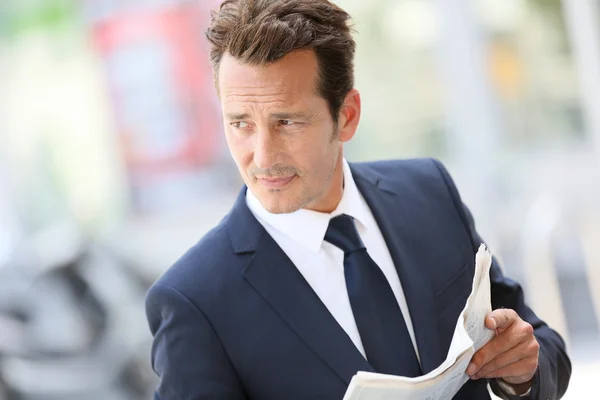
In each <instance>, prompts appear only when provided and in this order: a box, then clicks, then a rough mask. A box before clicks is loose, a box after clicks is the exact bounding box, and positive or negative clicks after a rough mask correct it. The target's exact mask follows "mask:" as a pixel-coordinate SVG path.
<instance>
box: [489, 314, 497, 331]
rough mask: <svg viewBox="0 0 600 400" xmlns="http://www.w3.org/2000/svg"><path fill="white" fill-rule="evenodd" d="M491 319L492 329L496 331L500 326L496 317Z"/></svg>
mask: <svg viewBox="0 0 600 400" xmlns="http://www.w3.org/2000/svg"><path fill="white" fill-rule="evenodd" d="M490 319H491V320H492V329H494V330H495V329H496V327H497V326H498V324H497V323H496V320H495V319H494V317H490Z"/></svg>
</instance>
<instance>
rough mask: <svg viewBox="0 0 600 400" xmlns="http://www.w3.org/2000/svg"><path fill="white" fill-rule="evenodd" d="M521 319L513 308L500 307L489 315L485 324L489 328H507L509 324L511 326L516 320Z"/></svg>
mask: <svg viewBox="0 0 600 400" xmlns="http://www.w3.org/2000/svg"><path fill="white" fill-rule="evenodd" d="M518 320H519V315H518V314H517V313H516V312H515V311H514V310H511V309H507V308H500V309H498V310H494V311H492V312H491V313H489V314H488V315H487V317H486V318H485V326H486V328H488V329H492V330H496V329H500V330H505V329H506V328H508V327H509V326H511V325H512V324H513V323H514V322H515V321H518Z"/></svg>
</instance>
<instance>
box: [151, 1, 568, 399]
mask: <svg viewBox="0 0 600 400" xmlns="http://www.w3.org/2000/svg"><path fill="white" fill-rule="evenodd" d="M348 22H349V16H348V15H347V14H346V13H345V12H344V11H343V10H341V9H340V8H339V7H337V6H335V5H334V4H332V3H330V2H328V1H327V0H227V1H225V2H224V3H223V4H222V5H221V8H220V11H219V12H216V13H214V14H213V18H212V22H211V25H210V27H209V29H208V30H207V37H208V40H209V41H210V43H211V45H212V50H211V61H212V64H213V68H214V75H215V83H216V88H217V92H218V94H219V98H220V100H221V105H222V110H223V120H224V124H225V134H226V137H227V142H228V145H229V148H230V151H231V154H232V156H233V158H234V160H235V162H236V164H237V166H238V168H239V171H240V174H241V175H242V177H243V179H244V182H245V183H246V186H245V187H244V188H243V190H242V191H241V193H240V195H239V198H238V200H237V202H236V203H235V205H234V206H233V209H232V210H231V212H230V213H229V214H228V215H227V216H226V217H225V218H224V219H223V220H222V221H221V223H220V224H219V225H218V226H217V227H215V228H214V229H213V230H211V231H210V232H209V233H208V234H207V235H206V236H205V237H204V238H202V240H200V242H199V243H197V244H196V245H195V246H193V247H192V248H191V249H190V250H189V251H188V252H187V253H186V254H185V255H184V256H183V257H182V258H181V259H180V260H179V261H177V262H176V263H175V265H173V266H172V267H171V268H170V269H169V270H168V271H167V272H166V273H165V274H164V275H163V276H162V277H161V278H160V279H159V280H158V282H157V283H156V284H155V285H154V286H153V287H152V288H151V289H150V290H149V292H148V295H147V315H148V319H149V324H150V329H151V331H152V333H153V335H154V345H153V348H152V362H153V367H154V369H155V371H156V372H157V373H158V375H159V376H160V384H159V386H158V389H157V392H156V397H155V398H156V399H161V400H174V399H190V400H199V399H247V400H250V399H266V400H276V399H277V400H279V399H286V400H293V399H299V400H305V399H328V400H329V399H342V397H343V396H344V393H345V391H346V389H347V386H348V384H349V382H350V380H351V378H352V376H353V375H354V374H355V373H356V372H357V371H375V372H382V373H391V374H396V375H403V376H419V375H422V374H426V373H428V372H429V371H431V370H433V369H435V368H436V367H437V366H438V365H439V364H440V363H441V362H442V361H443V360H444V359H445V358H446V355H447V352H448V349H449V345H450V341H451V339H452V334H453V331H454V326H455V324H456V320H457V317H458V315H459V313H460V312H461V310H462V309H463V307H464V305H465V301H466V298H467V296H468V295H469V292H470V289H471V284H472V279H473V274H474V256H475V252H476V250H477V248H478V247H479V245H480V243H481V242H482V239H481V238H480V237H479V236H478V234H477V233H476V232H475V229H474V224H473V220H472V218H471V215H470V214H469V211H468V210H467V209H466V208H465V207H463V205H462V203H461V200H460V197H459V194H458V192H457V190H456V188H455V186H454V184H453V182H452V180H451V178H450V176H449V175H448V173H447V172H446V170H445V169H444V168H443V167H442V165H441V164H440V163H439V162H437V161H434V160H406V161H386V162H373V163H364V164H349V163H347V162H346V161H345V160H344V158H343V144H344V143H346V142H348V141H349V140H350V139H352V137H353V136H354V134H355V132H356V129H357V126H358V123H359V119H360V112H361V101H360V94H359V92H358V91H357V90H356V89H354V88H353V84H354V82H353V80H354V78H353V75H354V73H353V57H354V51H355V43H354V41H353V39H352V37H351V34H350V30H349V27H348ZM490 279H491V285H492V289H491V297H492V307H493V309H494V311H493V312H492V313H491V314H490V315H489V316H488V318H487V319H486V322H485V323H486V327H487V328H488V329H493V330H495V331H496V335H495V337H494V338H493V339H492V340H491V341H490V342H489V343H488V344H487V345H486V346H485V347H483V348H482V349H481V350H480V351H479V352H477V353H476V354H475V356H474V357H473V359H472V362H471V365H470V366H469V368H468V370H467V373H468V374H469V376H470V377H471V379H470V380H469V381H468V382H467V383H466V384H465V385H464V386H463V388H462V389H461V390H460V392H459V393H458V394H457V395H456V396H455V398H456V399H465V400H466V399H489V394H488V391H487V384H488V383H490V385H491V387H492V389H493V390H494V392H495V393H497V394H499V395H500V396H502V397H504V398H520V397H522V396H523V397H525V398H532V399H540V400H541V399H558V398H560V397H561V396H562V395H563V393H564V392H565V390H566V388H567V385H568V381H569V377H570V371H571V366H570V361H569V359H568V357H567V355H566V352H565V346H564V343H563V341H562V339H561V338H560V336H559V335H558V334H557V333H556V332H554V331H553V330H552V329H550V328H549V327H548V326H547V325H546V324H545V323H544V322H543V321H541V320H540V319H539V318H538V317H536V315H535V314H534V313H533V312H532V310H530V309H529V308H528V307H527V306H526V305H525V303H524V300H523V292H522V290H521V287H520V286H519V285H518V284H517V283H515V282H513V281H511V280H509V279H508V278H505V277H504V276H503V275H502V272H501V271H500V268H499V266H498V264H497V262H496V261H495V260H494V263H493V265H492V269H491V272H490Z"/></svg>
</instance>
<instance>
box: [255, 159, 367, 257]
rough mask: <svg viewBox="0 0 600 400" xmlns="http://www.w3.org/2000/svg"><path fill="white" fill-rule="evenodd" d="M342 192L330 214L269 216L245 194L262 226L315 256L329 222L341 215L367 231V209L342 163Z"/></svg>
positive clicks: (305, 211)
mask: <svg viewBox="0 0 600 400" xmlns="http://www.w3.org/2000/svg"><path fill="white" fill-rule="evenodd" d="M343 171H344V192H343V194H342V199H341V200H340V203H339V204H338V206H337V208H336V209H335V210H334V211H333V212H332V213H321V212H317V211H312V210H306V209H300V210H298V211H295V212H293V213H288V214H271V213H269V212H268V211H267V210H265V209H264V208H263V206H262V205H261V204H260V202H259V201H258V199H257V198H256V196H254V194H253V193H252V191H251V190H247V191H246V203H247V204H248V208H250V211H252V213H253V214H254V216H255V217H256V218H257V219H258V220H259V221H260V222H261V224H262V225H268V226H269V227H270V228H272V229H274V230H275V231H277V232H279V233H281V234H283V235H285V236H287V237H289V238H290V239H292V240H294V241H295V242H297V243H299V244H301V245H303V246H304V247H306V248H308V249H309V250H310V251H312V252H314V253H316V252H318V251H319V249H320V248H321V244H322V243H323V239H324V238H325V232H326V231H327V227H328V226H329V220H330V219H331V218H333V217H336V216H338V215H340V214H347V215H350V216H351V217H353V218H354V219H355V220H356V221H357V222H358V223H359V224H361V225H362V226H363V227H364V228H365V229H368V228H369V226H368V225H369V223H370V221H371V218H369V215H370V209H369V207H368V205H367V203H366V202H365V200H364V199H363V197H362V195H361V194H360V192H359V190H358V188H357V187H356V183H355V182H354V178H353V177H352V171H351V170H350V165H349V164H348V162H347V161H346V160H345V159H344V160H343Z"/></svg>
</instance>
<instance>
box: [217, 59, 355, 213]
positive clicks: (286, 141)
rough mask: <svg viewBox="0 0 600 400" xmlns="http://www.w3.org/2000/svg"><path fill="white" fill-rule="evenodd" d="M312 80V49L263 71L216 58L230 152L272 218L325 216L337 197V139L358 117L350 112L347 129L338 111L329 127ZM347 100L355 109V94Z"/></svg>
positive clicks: (339, 173)
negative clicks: (305, 211) (308, 213)
mask: <svg viewBox="0 0 600 400" xmlns="http://www.w3.org/2000/svg"><path fill="white" fill-rule="evenodd" d="M317 76H318V64H317V58H316V56H315V54H314V52H313V51H311V50H300V51H295V52H292V53H290V54H288V55H287V56H286V57H284V58H283V59H281V60H279V61H277V62H275V63H273V64H269V65H266V66H251V65H247V64H242V63H240V62H239V61H238V60H237V59H235V58H233V57H232V56H231V55H229V54H225V55H224V57H223V59H222V61H221V65H220V69H219V90H220V92H219V94H220V99H221V105H222V110H223V120H224V124H225V134H226V137H227V143H228V144H229V149H230V151H231V154H232V156H233V158H234V160H235V162H236V164H237V166H238V169H239V171H240V173H241V175H242V177H243V179H244V182H245V183H246V185H247V186H248V188H249V189H250V190H251V191H252V193H253V194H254V195H255V196H256V197H257V198H258V200H259V201H260V202H261V204H262V206H263V207H264V208H265V209H266V210H267V211H269V212H271V213H274V214H279V213H290V212H294V211H296V210H298V209H300V208H309V209H314V210H318V211H332V210H330V209H331V208H335V206H337V202H339V199H337V202H336V199H335V198H336V197H338V194H339V196H341V179H342V178H341V177H342V164H341V155H342V142H344V141H347V140H349V139H350V138H351V137H352V135H353V134H354V131H355V129H356V126H355V124H356V123H357V119H358V113H357V112H356V110H350V114H351V116H354V117H355V119H356V121H354V120H353V121H352V123H351V124H349V123H348V117H347V115H346V114H348V112H347V110H346V109H345V108H344V107H343V108H344V110H346V111H344V112H341V113H340V115H341V118H340V121H339V124H338V125H337V126H336V124H335V123H334V121H333V118H332V117H331V113H330V111H329V107H328V104H327V101H326V100H325V99H323V98H322V97H320V96H319V94H318V92H317V89H316V83H317ZM349 97H350V98H351V99H352V101H353V104H354V103H356V104H355V106H356V105H358V110H359V109H360V99H359V97H358V93H357V92H356V93H354V94H353V96H351V95H349ZM351 108H352V107H351ZM355 108H356V107H355ZM355 114H356V115H355ZM349 125H351V126H350V127H348V126H349ZM350 133H351V134H350ZM338 184H339V186H340V188H339V190H338V188H337V187H336V186H337V185H338ZM334 186H335V187H334ZM337 192H340V193H337Z"/></svg>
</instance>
